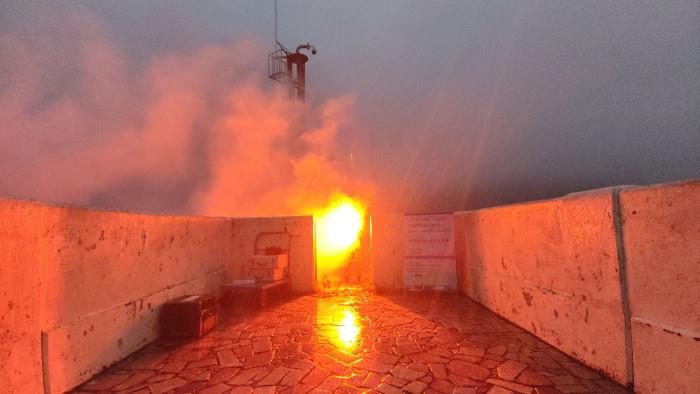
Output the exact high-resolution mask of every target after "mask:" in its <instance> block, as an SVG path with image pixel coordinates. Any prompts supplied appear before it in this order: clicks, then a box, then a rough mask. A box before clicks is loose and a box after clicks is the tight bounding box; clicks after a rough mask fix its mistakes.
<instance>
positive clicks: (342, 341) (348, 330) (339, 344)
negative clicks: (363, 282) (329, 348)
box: [316, 298, 362, 353]
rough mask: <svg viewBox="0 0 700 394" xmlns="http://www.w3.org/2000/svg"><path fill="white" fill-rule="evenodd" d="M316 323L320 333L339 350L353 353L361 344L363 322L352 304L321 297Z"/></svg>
mask: <svg viewBox="0 0 700 394" xmlns="http://www.w3.org/2000/svg"><path fill="white" fill-rule="evenodd" d="M316 324H317V327H318V334H319V335H321V336H323V337H325V338H326V339H327V340H328V342H329V343H330V344H332V345H333V346H335V347H336V348H337V349H339V350H342V351H344V352H348V353H352V352H353V351H354V350H355V349H357V347H358V346H359V344H360V340H361V337H360V334H361V333H362V322H361V319H360V315H359V313H358V311H357V310H356V309H355V307H353V306H352V305H348V304H345V303H338V302H336V301H335V300H333V299H324V298H319V299H318V309H317V310H316Z"/></svg>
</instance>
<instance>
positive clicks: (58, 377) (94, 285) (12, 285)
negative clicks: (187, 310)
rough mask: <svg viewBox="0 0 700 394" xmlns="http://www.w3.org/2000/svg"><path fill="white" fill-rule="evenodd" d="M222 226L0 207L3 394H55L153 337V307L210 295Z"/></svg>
mask: <svg viewBox="0 0 700 394" xmlns="http://www.w3.org/2000/svg"><path fill="white" fill-rule="evenodd" d="M232 235H233V225H232V221H231V220H230V219H223V218H206V217H175V216H164V215H144V214H132V213H126V212H106V211H94V210H86V209H79V208H70V207H58V206H49V205H43V204H38V203H33V202H26V201H15V200H0V245H1V247H0V259H1V261H0V267H2V272H1V274H0V281H2V282H1V283H0V285H1V286H2V292H0V302H2V305H3V307H6V308H9V309H10V310H9V312H7V313H6V312H5V311H3V314H2V318H1V319H0V331H1V332H2V333H3V338H2V342H1V343H2V344H1V345H0V351H2V355H1V356H0V357H1V358H0V360H1V361H2V368H0V381H2V382H3V392H9V393H15V392H16V393H24V392H42V391H44V390H46V391H47V392H52V393H58V392H63V391H65V390H68V389H71V388H73V387H75V386H76V385H78V384H80V383H82V382H84V381H86V380H87V379H89V378H90V377H91V376H92V375H94V374H96V373H98V372H100V371H101V370H102V369H103V368H105V367H107V366H109V365H111V364H113V363H114V362H116V361H118V360H120V359H122V358H124V357H125V356H127V355H129V354H130V353H132V352H134V351H136V350H137V349H139V348H140V347H142V346H143V345H145V344H146V343H148V342H150V341H152V340H154V339H156V338H157V337H158V313H157V312H158V308H159V306H160V305H162V304H163V303H165V302H166V301H168V300H170V299H172V298H175V297H177V296H180V295H184V294H193V293H195V294H196V293H202V292H215V291H216V290H217V289H218V287H219V285H220V284H221V283H222V281H223V279H224V273H225V267H226V266H227V263H228V261H229V260H230V257H231V250H232V238H231V237H232Z"/></svg>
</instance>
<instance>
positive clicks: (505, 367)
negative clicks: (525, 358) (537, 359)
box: [496, 360, 527, 381]
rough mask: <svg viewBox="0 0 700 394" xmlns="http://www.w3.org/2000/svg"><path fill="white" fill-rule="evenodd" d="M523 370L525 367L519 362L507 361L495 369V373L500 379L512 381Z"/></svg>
mask: <svg viewBox="0 0 700 394" xmlns="http://www.w3.org/2000/svg"><path fill="white" fill-rule="evenodd" d="M525 368H527V365H526V364H523V363H521V362H520V361H515V360H508V361H506V362H504V363H503V364H501V365H499V366H498V367H496V371H498V377H500V378H501V379H504V380H510V381H513V380H515V378H516V377H517V376H518V375H519V374H520V372H522V371H524V370H525Z"/></svg>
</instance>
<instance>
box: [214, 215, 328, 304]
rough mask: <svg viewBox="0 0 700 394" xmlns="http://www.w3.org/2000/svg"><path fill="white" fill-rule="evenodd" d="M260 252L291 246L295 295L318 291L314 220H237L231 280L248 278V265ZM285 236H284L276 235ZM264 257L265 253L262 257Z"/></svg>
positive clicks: (229, 268) (291, 266)
mask: <svg viewBox="0 0 700 394" xmlns="http://www.w3.org/2000/svg"><path fill="white" fill-rule="evenodd" d="M262 233H268V234H267V235H263V236H261V237H260V239H259V245H258V248H263V249H264V248H265V247H267V246H276V247H282V248H286V247H287V242H288V240H290V241H291V242H290V245H289V276H290V281H291V287H292V291H294V292H297V293H306V292H311V291H314V290H315V288H316V258H315V247H314V242H315V240H314V221H313V217H312V216H291V217H274V218H237V219H233V239H234V242H233V249H232V257H231V263H230V264H229V265H228V268H227V273H226V277H227V280H231V279H239V278H243V277H245V265H246V264H247V262H248V260H249V259H250V256H252V255H253V253H255V250H254V249H255V239H256V237H258V235H259V234H262ZM274 233H283V234H274ZM260 254H263V253H260Z"/></svg>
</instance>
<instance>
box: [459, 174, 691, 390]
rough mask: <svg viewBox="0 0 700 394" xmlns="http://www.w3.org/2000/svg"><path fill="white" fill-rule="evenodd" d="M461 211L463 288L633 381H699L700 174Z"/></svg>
mask: <svg viewBox="0 0 700 394" xmlns="http://www.w3.org/2000/svg"><path fill="white" fill-rule="evenodd" d="M455 215H456V217H455V223H456V229H455V233H456V237H457V239H456V248H457V250H456V254H457V264H458V267H457V272H458V273H459V275H460V287H461V289H462V291H463V292H464V294H466V295H467V296H469V297H471V298H473V299H475V300H477V301H479V302H481V303H482V304H483V305H484V306H486V307H488V308H489V309H491V310H493V311H495V312H497V313H499V314H500V315H502V316H504V317H505V318H507V319H508V320H510V321H512V322H514V323H516V324H518V325H519V326H521V327H523V328H525V329H527V330H529V331H530V332H532V333H533V334H535V335H537V336H538V337H540V338H542V339H543V340H545V341H547V342H548V343H550V344H552V345H553V346H555V347H557V348H559V349H560V350H562V351H563V352H565V353H567V354H569V355H571V356H573V357H575V358H577V359H579V360H580V361H582V362H584V363H586V364H588V365H589V366H591V367H593V368H595V369H598V370H601V371H602V372H603V373H605V374H606V375H608V376H610V377H612V378H613V379H615V380H616V381H618V382H620V383H622V384H633V385H634V387H635V391H637V392H640V393H671V392H672V393H694V392H697V388H698V387H700V375H698V374H697V371H699V370H700V357H698V355H700V313H699V311H700V181H691V182H683V183H671V184H661V185H653V186H648V187H622V188H615V189H601V190H593V191H589V192H584V193H577V194H572V195H568V196H566V197H563V198H558V199H553V200H546V201H538V202H532V203H526V204H516V205H511V206H504V207H496V208H490V209H483V210H478V211H470V212H459V213H457V214H455Z"/></svg>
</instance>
